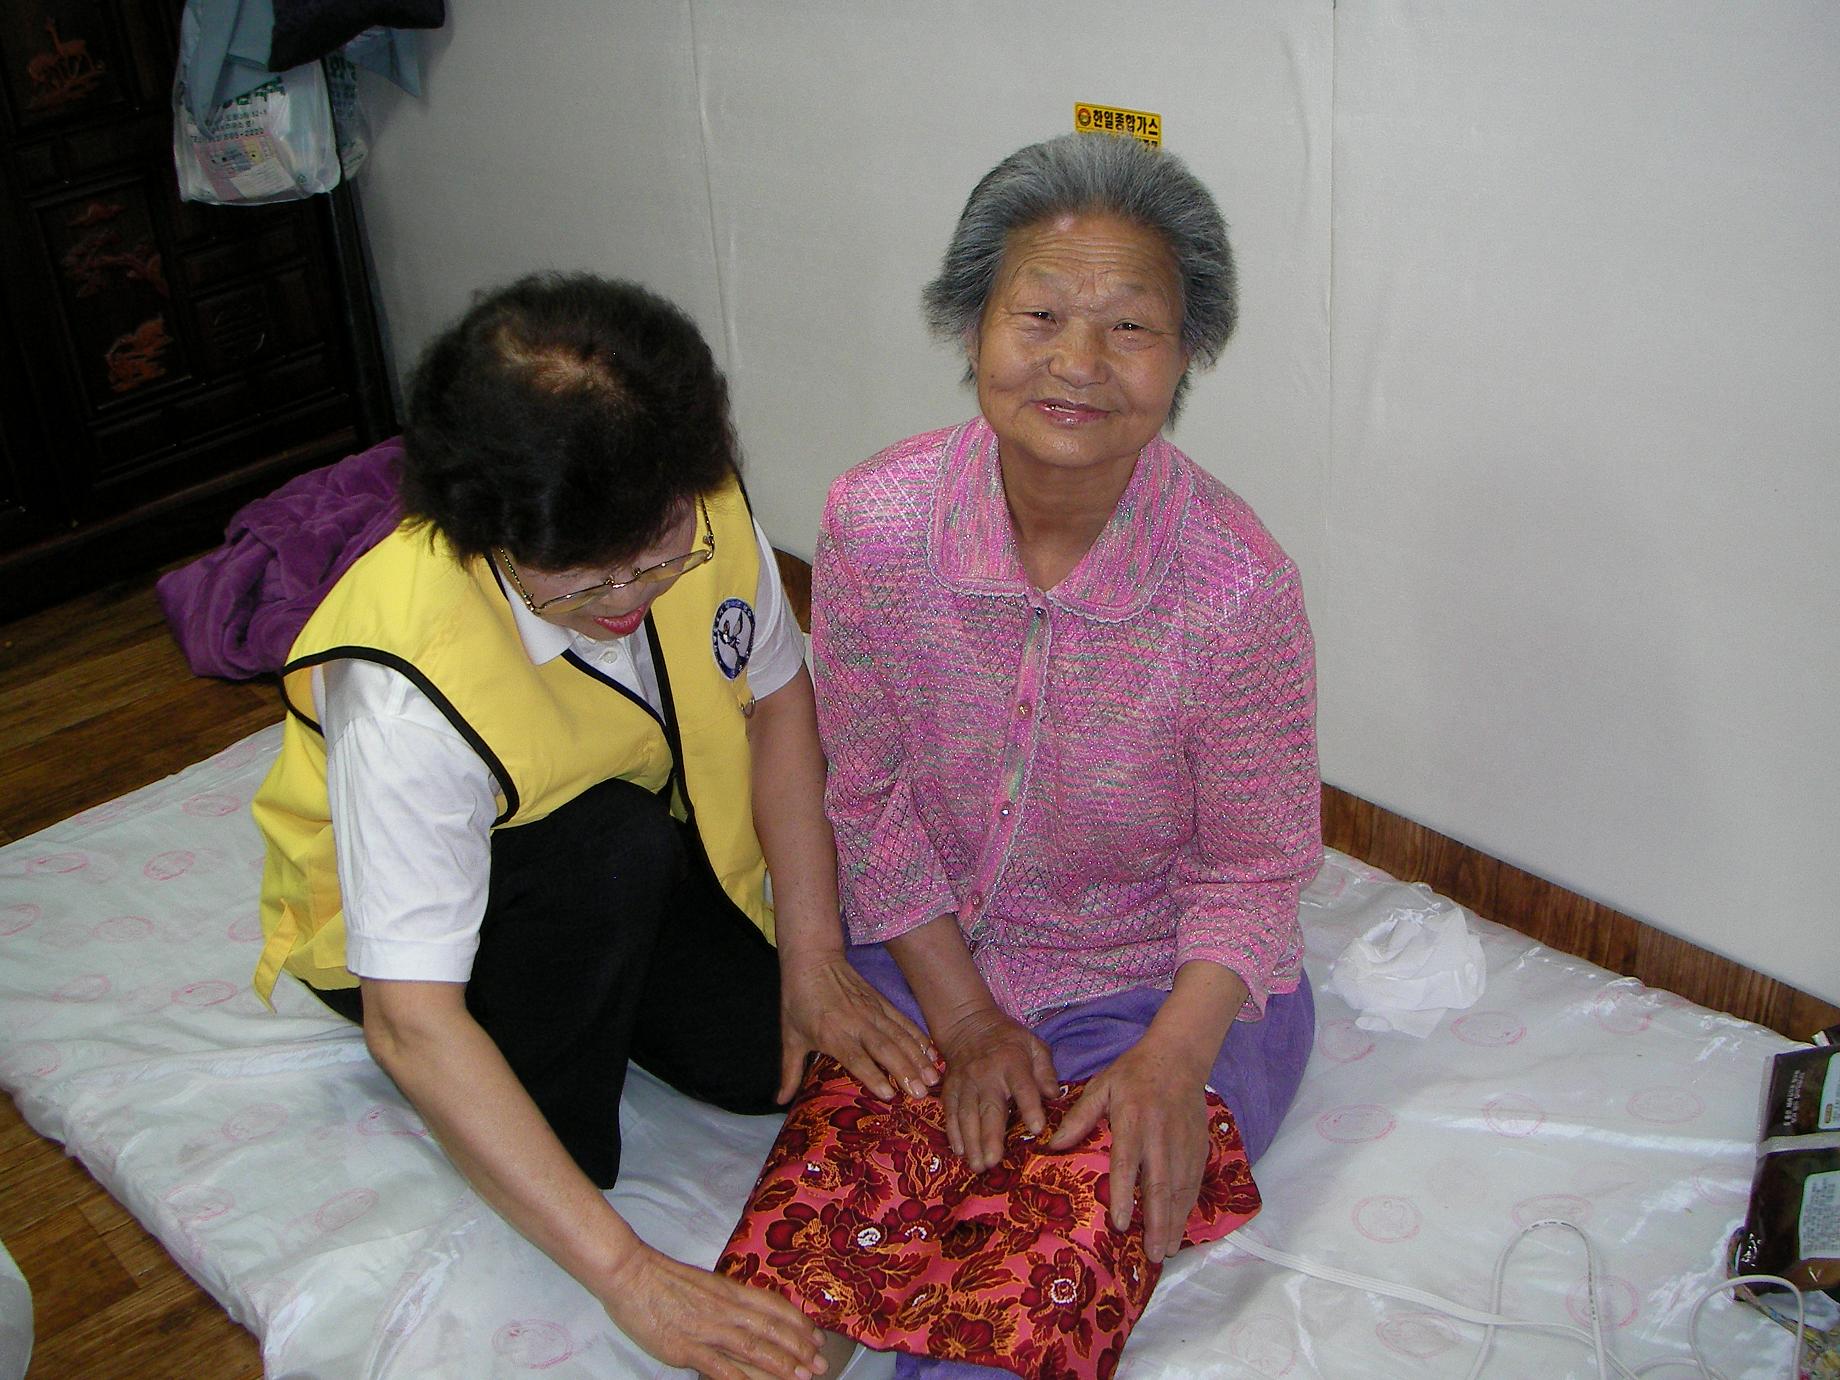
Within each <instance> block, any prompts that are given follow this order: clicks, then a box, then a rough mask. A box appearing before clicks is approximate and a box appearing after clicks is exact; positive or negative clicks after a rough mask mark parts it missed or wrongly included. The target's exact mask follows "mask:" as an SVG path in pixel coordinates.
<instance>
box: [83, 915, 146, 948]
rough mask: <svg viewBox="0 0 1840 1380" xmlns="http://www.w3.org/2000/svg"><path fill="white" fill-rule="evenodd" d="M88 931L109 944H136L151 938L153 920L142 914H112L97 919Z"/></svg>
mask: <svg viewBox="0 0 1840 1380" xmlns="http://www.w3.org/2000/svg"><path fill="white" fill-rule="evenodd" d="M90 933H91V934H93V935H94V936H95V937H96V938H98V939H101V940H104V941H105V942H107V943H110V944H136V943H139V942H140V941H141V940H143V939H151V938H153V921H151V920H149V919H148V918H147V917H146V916H144V915H112V916H110V917H109V918H108V919H107V920H99V921H97V922H96V927H95V928H94V929H93V930H91V931H90Z"/></svg>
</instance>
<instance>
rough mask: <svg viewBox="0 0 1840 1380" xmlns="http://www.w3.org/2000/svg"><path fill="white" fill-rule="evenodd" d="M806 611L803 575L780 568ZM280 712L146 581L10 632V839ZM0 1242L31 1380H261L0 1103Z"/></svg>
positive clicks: (1356, 816)
mask: <svg viewBox="0 0 1840 1380" xmlns="http://www.w3.org/2000/svg"><path fill="white" fill-rule="evenodd" d="M785 568H786V573H787V575H788V579H789V586H790V587H791V592H792V594H793V597H794V599H795V601H796V600H797V599H798V598H799V597H800V596H802V595H803V594H804V592H805V590H806V589H807V588H808V585H807V584H806V583H805V581H806V579H807V577H808V572H806V571H804V570H803V569H801V568H800V567H799V566H798V565H797V564H795V563H791V562H788V563H787V564H786V567H785ZM279 718H280V701H279V699H278V698H277V694H276V691H275V690H274V688H273V687H272V686H269V685H234V684H228V683H225V682H221V681H212V680H201V679H198V678H196V677H194V676H192V675H191V673H190V672H189V670H188V669H187V668H186V666H185V663H184V661H183V660H182V659H181V657H180V656H179V653H178V650H177V648H176V647H175V645H174V644H173V641H172V639H171V637H170V635H169V634H168V633H167V630H166V626H165V623H164V621H163V620H162V618H161V616H160V612H159V608H158V605H157V603H156V602H155V599H154V596H153V581H152V577H151V576H149V577H146V578H143V579H139V580H134V581H130V582H127V583H125V584H122V585H119V586H117V587H115V588H112V589H109V590H106V591H104V592H103V593H101V594H97V595H92V596H89V597H86V598H82V599H78V600H76V601H75V602H73V603H70V604H66V605H64V606H62V607H59V608H56V609H53V610H50V611H48V612H46V613H42V614H37V615H34V616H33V617H31V618H28V619H25V620H22V621H20V622H17V623H14V624H11V625H6V626H0V842H9V841H11V840H14V839H18V838H23V837H25V836H26V835H27V834H31V833H33V832H35V831H37V830H39V829H42V828H44V827H46V826H47V825H50V824H54V823H56V822H57V821H58V820H60V819H63V818H65V817H66V816H68V815H71V814H74V813H75V812H77V811H79V810H83V809H87V808H89V807H90V806H92V805H98V804H101V803H102V802H103V801H106V800H111V799H113V798H115V797H116V796H118V795H121V794H123V793H125V792H127V791H130V790H133V789H135V788H136V787H139V786H143V785H146V784H147V783H148V782H151V781H155V780H158V779H159V778H160V777H162V776H166V775H169V774H170V773H172V772H175V771H178V770H179V769H180V768H182V767H184V766H187V765H189V764H190V763H192V762H196V761H198V760H199V759H201V758H203V757H206V756H208V755H209V754H211V753H213V752H215V751H217V750H219V749H221V748H224V747H227V746H229V745H230V744H231V743H234V742H236V741H237V740H239V739H241V738H243V737H246V736H247V735H248V734H250V733H253V732H254V731H255V730H257V729H259V728H262V727H265V726H266V725H268V724H271V723H274V722H276V721H277V720H278V719H279ZM1324 829H1325V834H1326V836H1327V838H1328V841H1329V842H1330V843H1331V844H1332V845H1334V846H1335V847H1338V848H1341V849H1342V850H1343V851H1345V852H1348V853H1352V854H1354V855H1355V856H1357V857H1362V858H1366V859H1367V860H1368V861H1370V862H1372V863H1374V864H1375V865H1376V866H1379V867H1383V868H1385V869H1386V870H1387V871H1389V872H1391V873H1393V874H1394V875H1395V876H1399V877H1402V878H1406V879H1415V880H1424V881H1427V882H1429V883H1430V884H1431V885H1432V886H1433V887H1434V888H1436V889H1437V890H1438V891H1440V892H1443V893H1444V894H1445V895H1448V896H1451V897H1453V898H1454V899H1456V900H1457V901H1459V902H1461V903H1462V904H1464V905H1466V906H1468V907H1469V908H1470V909H1471V910H1473V911H1475V912H1476V913H1478V914H1481V915H1486V916H1489V917H1491V918H1493V919H1497V920H1500V921H1501V922H1502V923H1504V924H1509V925H1512V926H1514V927H1515V928H1517V929H1520V930H1522V931H1523V932H1525V933H1528V934H1531V935H1533V936H1535V937H1537V938H1540V939H1541V940H1543V941H1544V942H1546V943H1549V944H1551V945H1553V946H1554V947H1556V948H1561V949H1564V950H1566V951H1568V952H1574V953H1581V954H1583V955H1584V956H1586V957H1588V958H1590V959H1592V960H1593V961H1595V962H1598V963H1601V964H1603V965H1604V966H1605V967H1608V968H1610V969H1612V970H1613V971H1617V972H1624V973H1633V974H1635V975H1636V976H1638V977H1641V978H1642V979H1643V980H1644V981H1646V982H1649V983H1650V984H1652V985H1656V986H1666V987H1668V988H1670V989H1671V990H1675V991H1679V992H1682V993H1683V994H1684V995H1687V996H1690V997H1692V998H1694V999H1695V1000H1697V1001H1701V1002H1703V1003H1705V1004H1707V1005H1709V1006H1713V1007H1715V1008H1718V1009H1722V1010H1729V1011H1734V1012H1736V1013H1737V1014H1739V1015H1743V1016H1745V1017H1747V1018H1748V1019H1752V1020H1758V1021H1762V1022H1763V1023H1765V1024H1768V1025H1771V1026H1774V1027H1775V1028H1776V1029H1778V1030H1782V1031H1784V1032H1785V1033H1788V1034H1791V1035H1795V1036H1798V1037H1806V1036H1807V1035H1808V1034H1809V1033H1810V1032H1811V1031H1813V1030H1815V1029H1818V1028H1820V1027H1821V1026H1824V1025H1828V1024H1831V1023H1833V1022H1834V1021H1835V1020H1836V1019H1840V1011H1836V1010H1835V1008H1834V1007H1832V1006H1831V1005H1828V1004H1826V1003H1823V1002H1819V1001H1816V1000H1815V999H1813V998H1811V997H1808V996H1806V995H1805V994H1803V993H1799V992H1796V991H1794V990H1793V989H1791V988H1787V987H1784V986H1782V985H1781V984H1778V983H1774V982H1771V981H1770V980H1768V979H1765V978H1762V977H1760V976H1759V975H1757V974H1755V973H1752V972H1750V971H1749V970H1746V969H1743V968H1740V967H1738V966H1737V965H1735V964H1731V963H1729V962H1726V961H1725V960H1723V959H1719V958H1717V957H1716V956H1714V955H1711V954H1707V953H1705V952H1704V951H1702V950H1699V949H1695V948H1694V947H1693V946H1691V945H1688V944H1684V943H1683V942H1682V941H1679V940H1675V939H1671V938H1669V937H1668V936H1666V935H1663V934H1661V933H1660V932H1659V931H1657V930H1654V929H1652V928H1650V927H1648V926H1645V925H1642V924H1640V923H1639V922H1637V921H1635V920H1633V919H1631V918H1630V917H1628V916H1624V915H1619V914H1618V913H1617V912H1615V911H1612V910H1609V909H1608V908H1607V907H1603V906H1600V905H1597V904H1596V903H1594V902H1591V901H1588V900H1586V899H1584V898H1582V897H1578V896H1575V895H1572V894H1571V893H1569V892H1565V891H1563V890H1561V889H1560V888H1558V887H1554V886H1552V885H1551V884H1549V883H1546V882H1544V881H1541V880H1540V879H1539V878H1537V877H1532V876H1530V875H1529V874H1527V873H1524V872H1519V871H1517V870H1516V869H1513V868H1510V867H1507V866H1506V865H1505V864H1502V863H1499V862H1496V861H1495V860H1494V859H1491V858H1488V857H1486V856H1485V855H1483V854H1479V853H1477V852H1475V851H1474V850H1472V849H1468V848H1465V847H1464V846H1463V845H1462V844H1460V843H1457V842H1455V841H1454V840H1451V839H1448V838H1445V837H1443V836H1442V835H1439V834H1435V833H1433V832H1431V831H1430V830H1427V829H1424V828H1423V827H1422V826H1419V825H1417V824H1414V823H1412V822H1411V821H1410V820H1406V819H1402V818H1400V817H1399V816H1396V815H1392V814H1389V813H1388V812H1386V811H1384V810H1380V809H1377V808H1376V807H1374V806H1372V805H1370V804H1368V803H1367V802H1365V801H1362V800H1359V799H1357V798H1356V797H1353V796H1349V795H1346V794H1344V793H1343V792H1340V791H1336V790H1334V789H1333V788H1330V789H1326V790H1325V792H1324ZM0 1240H4V1241H5V1243H6V1245H7V1248H8V1249H9V1250H10V1251H11V1252H12V1254H13V1257H14V1259H15V1260H17V1261H18V1263H19V1266H20V1268H21V1270H22V1271H23V1272H24V1274H25V1276H26V1280H27V1282H28V1283H29V1284H30V1285H31V1287H32V1293H33V1298H34V1303H35V1306H36V1326H37V1345H36V1349H35V1352H34V1356H33V1365H32V1370H31V1376H32V1377H33V1380H41V1378H42V1380H64V1377H73V1380H74V1378H78V1377H80V1380H150V1378H153V1380H158V1378H159V1377H167V1376H184V1377H187V1380H251V1378H252V1377H257V1376H260V1375H261V1373H262V1367H261V1361H260V1358H259V1355H258V1352H257V1348H256V1344H255V1341H254V1339H253V1338H252V1337H251V1336H250V1335H249V1334H248V1333H247V1332H245V1331H243V1329H242V1328H240V1327H238V1326H237V1325H236V1324H234V1323H232V1322H231V1321H230V1320H229V1319H228V1318H227V1317H226V1316H225V1314H224V1313H223V1312H222V1310H221V1309H219V1308H218V1307H217V1305H216V1304H215V1303H214V1302H213V1301H212V1300H211V1299H210V1298H209V1297H208V1296H207V1295H206V1294H204V1293H203V1292H202V1291H201V1290H199V1289H198V1288H197V1286H196V1285H194V1284H193V1283H192V1282H191V1280H189V1279H188V1278H187V1277H186V1276H185V1275H184V1274H183V1273H182V1272H181V1271H180V1270H179V1268H178V1267H177V1266H176V1265H174V1264H173V1262H172V1260H171V1259H170V1258H169V1257H168V1256H167V1255H166V1253H165V1251H164V1250H163V1249H162V1248H161V1247H160V1246H159V1244H158V1243H157V1242H155V1241H154V1240H153V1239H152V1238H151V1237H149V1236H148V1235H147V1234H146V1233H145V1232H144V1231H142V1230H141V1228H140V1227H139V1226H138V1225H137V1224H136V1223H135V1222H134V1221H133V1219H132V1218H130V1217H129V1216H128V1215H127V1213H125V1212H124V1211H123V1210H122V1209H121V1208H120V1207H118V1206H117V1205H116V1204H115V1203H114V1202H113V1200H111V1199H110V1198H109V1197H108V1196H107V1195H106V1194H105V1193H103V1192H102V1190H101V1189H100V1188H98V1187H97V1186H96V1184H95V1182H94V1181H93V1180H91V1179H90V1177H89V1176H88V1175H87V1174H86V1173H85V1172H84V1171H83V1169H82V1168H81V1167H80V1166H79V1165H77V1164H76V1163H75V1162H74V1161H72V1160H70V1159H68V1158H66V1156H65V1155H64V1153H63V1150H62V1149H61V1148H60V1147H59V1146H57V1145H55V1144H53V1143H51V1142H49V1141H46V1140H44V1139H42V1138H40V1137H39V1136H37V1135H35V1134H34V1133H33V1132H32V1130H31V1129H30V1128H29V1127H28V1126H26V1124H25V1123H24V1122H23V1121H22V1120H21V1119H20V1118H19V1116H18V1114H17V1112H16V1111H15V1110H14V1109H13V1107H12V1105H11V1104H10V1103H7V1102H5V1101H4V1100H0Z"/></svg>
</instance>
